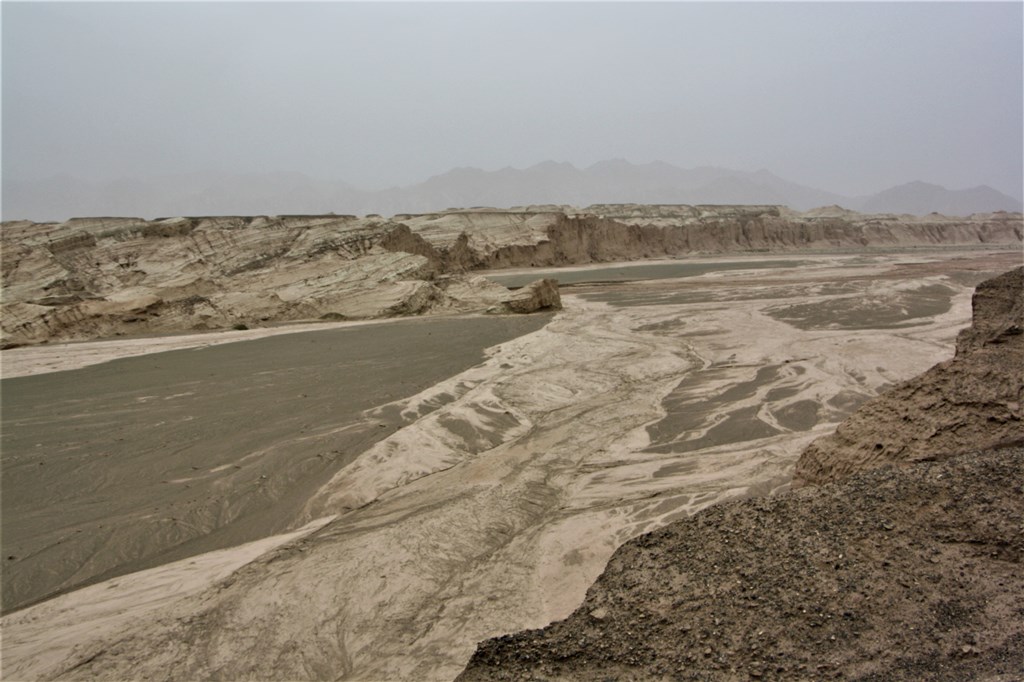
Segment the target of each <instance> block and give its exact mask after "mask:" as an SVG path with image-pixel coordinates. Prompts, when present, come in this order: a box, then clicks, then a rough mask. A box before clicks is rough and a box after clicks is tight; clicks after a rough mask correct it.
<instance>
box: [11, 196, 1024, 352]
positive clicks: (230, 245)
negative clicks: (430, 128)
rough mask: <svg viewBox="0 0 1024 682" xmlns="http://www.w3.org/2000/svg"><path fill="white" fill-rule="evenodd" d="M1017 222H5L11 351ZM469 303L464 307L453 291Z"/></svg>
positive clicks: (749, 214)
mask: <svg viewBox="0 0 1024 682" xmlns="http://www.w3.org/2000/svg"><path fill="white" fill-rule="evenodd" d="M1021 235H1022V229H1021V216H1020V214H1006V213H998V214H984V215H976V216H972V217H970V218H967V219H961V218H956V219H953V218H944V217H942V216H929V217H927V218H923V219H919V218H913V217H909V216H904V217H898V216H887V215H883V216H860V215H858V214H853V213H851V212H848V211H840V212H838V213H837V212H829V211H824V212H822V211H818V212H816V213H811V214H795V213H792V212H790V211H788V210H786V209H783V208H779V207H772V206H635V205H618V206H613V205H602V206H594V207H591V208H589V209H586V210H582V211H581V210H576V209H571V208H554V207H544V208H538V209H525V210H509V211H498V210H467V211H450V212H446V213H437V214H428V215H421V216H395V217H394V218H392V219H391V220H385V219H382V218H380V217H376V216H368V217H365V218H356V217H354V216H334V215H327V216H269V217H268V216H256V217H207V218H202V217H198V218H169V219H161V220H153V221H144V220H138V219H133V218H79V219H73V220H69V221H67V222H65V223H61V224H36V223H30V222H8V223H4V224H3V229H2V245H3V267H2V271H3V289H4V292H3V323H2V332H3V342H4V343H6V344H22V343H35V342H40V341H46V340H50V339H54V340H67V339H88V338H97V337H104V336H114V335H123V334H141V333H166V332H174V331H183V330H191V329H214V328H229V327H232V326H242V325H245V326H253V325H259V324H268V323H275V322H285V321H289V320H298V319H317V318H327V319H339V318H341V317H378V316H383V315H394V314H421V313H425V312H431V311H436V310H483V309H486V308H487V307H490V306H492V305H493V303H494V301H493V300H492V299H493V296H490V295H483V294H482V298H481V297H480V296H477V293H480V292H477V293H474V292H475V290H474V289H472V288H467V287H455V288H451V287H448V288H445V287H441V286H438V285H437V278H438V277H439V276H441V275H452V274H455V275H457V274H459V273H465V272H466V271H471V270H475V269H481V268H502V267H523V266H557V265H567V264H578V263H591V262H607V261H623V260H635V259H642V258H656V257H671V256H679V255H686V254H693V253H727V252H749V251H794V250H800V249H833V248H859V247H864V246H880V247H886V246H924V245H943V244H1017V243H1020V241H1021ZM455 291H459V292H461V296H462V298H459V297H456V296H455V295H454V293H453V292H455Z"/></svg>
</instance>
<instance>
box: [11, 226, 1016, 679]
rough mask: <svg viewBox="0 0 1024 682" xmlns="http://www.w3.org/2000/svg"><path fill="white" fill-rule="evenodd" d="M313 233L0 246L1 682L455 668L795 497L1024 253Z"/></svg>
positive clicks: (885, 239)
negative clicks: (863, 415)
mask: <svg viewBox="0 0 1024 682" xmlns="http://www.w3.org/2000/svg"><path fill="white" fill-rule="evenodd" d="M246 220H248V222H246ZM310 220H311V219H309V218H301V219H300V218H280V219H268V218H263V219H223V221H225V222H222V223H218V222H217V220H215V219H176V220H169V221H151V222H148V223H141V222H138V221H136V222H135V223H131V224H125V223H123V222H119V221H107V222H104V221H100V220H96V221H92V222H89V223H88V224H85V223H77V224H74V221H71V222H70V223H67V224H63V225H59V226H50V227H48V228H46V229H47V230H49V232H46V231H44V232H39V228H40V226H33V225H28V224H18V225H8V224H5V226H4V240H5V243H4V323H3V324H4V340H5V342H6V343H7V344H8V345H9V346H15V345H23V347H9V349H7V350H4V351H3V355H2V358H0V359H2V363H3V365H2V367H3V377H4V378H3V381H2V382H0V388H2V391H3V415H2V416H3V443H2V445H3V449H2V453H0V454H2V458H3V459H2V465H3V474H4V476H3V500H2V503H3V521H2V522H3V555H4V556H3V560H4V561H3V565H4V571H3V598H4V603H3V605H4V611H5V615H4V616H3V621H2V625H3V649H2V659H0V660H2V664H3V672H4V677H5V679H93V678H98V679H199V678H203V679H242V678H255V679H325V678H332V679H336V678H347V679H360V680H381V679H388V680H390V679H409V680H414V679H415V680H422V679H429V680H444V679H453V678H454V677H456V676H457V675H459V673H460V671H462V670H463V668H464V667H465V665H466V663H467V661H469V659H470V657H471V656H472V654H473V652H474V650H475V649H476V647H477V644H478V643H479V642H481V641H483V640H486V639H488V638H490V637H496V636H500V635H505V634H508V633H511V632H516V631H519V630H523V629H527V628H540V627H543V626H546V625H548V624H549V623H552V622H553V621H557V620H559V619H563V618H566V617H567V616H569V615H570V614H572V613H573V612H574V611H576V610H577V608H578V607H579V606H580V603H581V602H582V600H583V599H584V597H585V595H587V590H588V588H589V587H590V586H591V584H592V583H593V581H594V580H595V579H596V578H598V576H600V575H601V574H602V572H603V571H605V566H606V564H607V563H608V560H609V558H610V557H612V555H613V553H614V552H615V551H616V550H617V549H618V548H619V547H620V546H622V545H623V544H624V543H626V542H628V541H629V540H630V539H632V538H635V537H637V536H638V535H641V534H643V533H646V532H648V531H652V530H655V529H658V528H661V527H663V526H666V525H667V524H672V522H675V521H680V520H682V519H686V518H688V517H691V516H692V515H694V514H695V513H697V512H699V511H701V510H704V509H706V508H708V507H711V506H712V505H715V509H716V510H717V511H714V512H712V513H713V514H731V513H733V512H732V511H730V510H732V509H735V508H736V507H735V504H738V503H740V502H738V501H742V500H744V499H746V498H751V497H754V498H763V497H765V496H767V495H771V494H773V493H779V492H782V491H786V490H788V489H789V488H790V483H791V480H792V478H793V471H794V465H795V464H796V462H797V459H798V457H799V456H800V453H801V452H803V451H804V450H805V448H807V446H808V445H809V444H810V443H811V442H812V441H814V440H815V439H817V438H819V437H822V436H825V435H827V434H830V433H832V432H833V431H835V428H836V425H837V424H838V423H839V422H841V421H842V420H843V419H845V418H846V417H847V416H849V415H850V414H851V413H852V412H853V411H854V410H855V409H856V408H857V407H858V406H860V405H861V404H863V403H865V401H868V400H869V399H871V398H873V397H875V396H877V395H878V394H879V393H880V392H882V391H884V390H885V389H887V388H890V387H892V386H893V385H895V384H898V383H899V382H902V381H905V380H907V379H909V378H911V377H913V376H915V375H917V374H919V373H921V372H924V371H925V370H927V369H928V368H929V367H931V366H932V365H934V364H935V363H938V362H942V361H946V360H949V359H950V358H952V357H953V355H954V352H955V350H956V340H957V335H958V333H959V332H960V331H961V330H962V329H964V328H965V327H966V326H967V325H968V324H969V323H970V321H971V297H972V292H973V290H974V287H975V286H976V285H977V284H979V283H980V282H982V281H984V280H986V279H988V278H990V277H992V276H994V275H996V274H998V273H1000V272H1004V271H1006V270H1009V269H1010V268H1012V267H1015V266H1017V265H1020V261H1021V250H1020V240H1021V228H1020V225H1021V219H1020V215H1019V214H991V215H986V216H974V217H971V218H969V219H952V218H942V217H935V216H933V217H930V218H926V219H900V218H898V217H895V216H889V217H878V216H875V217H865V216H856V215H850V214H848V213H844V212H842V211H841V210H838V209H835V210H833V209H829V210H822V211H818V212H817V213H813V212H812V214H800V215H789V214H787V213H786V211H785V209H781V210H780V209H778V208H777V207H730V208H727V209H726V208H722V207H716V208H715V209H714V210H710V209H708V208H701V207H638V206H632V207H621V206H620V207H590V208H589V209H587V210H586V211H585V212H580V213H579V214H576V213H566V212H565V211H564V210H563V209H561V208H559V209H557V210H556V209H554V208H551V209H548V208H544V209H536V210H532V211H522V212H497V211H491V212H486V211H476V212H473V211H467V212H451V213H446V214H433V215H429V216H415V217H413V216H408V217H399V216H396V217H395V218H393V219H391V220H390V221H385V220H383V219H381V220H377V219H371V218H365V219H345V218H334V219H329V218H327V217H322V218H317V219H316V220H313V221H312V222H310ZM204 221H205V222H204ZM231 221H235V222H231ZM259 221H262V222H259ZM296 221H298V222H296ZM302 221H305V222H302ZM332 221H333V222H332ZM370 223H374V226H372V227H368V225H369V224H370ZM382 226H384V227H382ZM172 227H173V229H172ZM356 237H358V239H357V238H356ZM274 239H277V240H278V242H274V243H273V244H271V242H272V241H273V240H274ZM7 240H12V242H11V243H14V244H15V247H9V246H8V242H7ZM268 240H269V241H268ZM55 244H56V245H57V246H55ZM403 249H407V250H403ZM129 255H131V258H128V256H129ZM683 256H685V257H683ZM698 256H699V257H698ZM126 258H128V260H125V259H126ZM639 259H647V260H643V261H639ZM652 259H660V260H652ZM631 260H634V261H638V262H627V261H631ZM120 263H128V265H127V266H122V265H120ZM543 278H550V279H557V280H559V282H560V283H561V286H560V287H559V290H555V289H554V286H553V284H552V283H550V282H549V283H547V284H541V285H534V286H532V287H531V286H525V287H524V288H522V289H515V290H509V289H506V288H505V286H509V287H517V286H522V285H524V284H527V285H528V283H530V282H536V281H538V280H543ZM502 285H504V286H502ZM200 299H203V300H200ZM187 301H191V302H192V303H191V308H190V307H189V304H188V303H186V302H187ZM421 303H422V305H421ZM559 306H560V307H559ZM530 311H541V312H538V313H535V314H533V315H514V314H512V313H515V312H530ZM410 313H429V315H427V316H426V317H422V318H417V319H408V318H407V317H406V316H407V315H408V314H410ZM396 318H401V319H396ZM317 319H322V320H323V321H321V322H319V323H317V324H315V325H311V324H308V321H310V320H317ZM297 321H306V322H307V324H302V325H299V324H293V325H290V326H280V324H279V323H283V322H297ZM242 325H244V326H246V327H249V328H248V329H238V330H232V329H231V328H232V327H233V326H242ZM217 328H219V329H223V330H225V331H217V332H209V333H203V334H198V333H195V332H196V331H198V330H202V329H217ZM172 332H173V334H174V335H170V336H168V334H170V333H172ZM117 335H122V336H124V337H125V338H119V339H113V338H109V337H114V336H117ZM97 337H106V338H105V340H100V341H96V340H90V341H85V339H95V338H97ZM70 340H82V341H81V342H77V343H62V342H64V341H70ZM42 341H46V342H47V343H45V344H41V343H40V342H42ZM28 344H36V345H28ZM1018 409H1019V408H1018ZM1007 458H1008V459H1007ZM1018 459H1019V458H1018ZM1004 460H1005V461H1003V460H1000V461H1003V464H999V466H1009V464H1007V462H1012V461H1015V460H1013V459H1012V457H1011V455H1005V456H1004ZM936 466H938V465H936ZM942 466H950V467H952V466H959V465H954V464H943V465H942ZM993 466H995V465H993ZM907 475H908V476H909V475H910V474H907ZM982 478H984V477H982ZM989 478H991V477H989ZM965 485H966V484H965ZM813 490H818V489H810V488H809V489H808V490H807V491H798V493H797V495H796V496H787V497H785V498H781V497H780V498H775V497H773V498H770V499H769V500H768V501H766V502H761V504H764V505H768V506H772V505H775V506H778V507H779V508H782V507H785V506H786V505H794V504H796V503H795V502H790V501H785V500H791V499H797V500H804V499H812V498H813V497H814V495H815V494H818V493H815V492H812V491H813ZM924 497H926V495H925V493H922V499H924ZM730 501H732V503H731V504H722V503H730ZM822 504H825V503H824V502H822ZM908 504H909V502H908ZM787 508H788V507H787ZM794 509H795V508H794ZM722 510H724V511H722ZM800 513H803V512H799V513H798V512H797V511H794V512H793V514H797V515H799V514H800ZM1008 513H1010V512H1008ZM697 518H703V517H697ZM999 518H1002V517H999ZM1007 518H1009V517H1007ZM892 523H893V524H897V522H896V521H893V522H892ZM899 523H903V522H902V521H901V522H899ZM965 523H966V521H965ZM979 523H981V521H979ZM999 523H1002V522H1001V521H1000V522H999ZM720 525H721V524H720ZM677 527H678V526H677V525H669V530H666V531H661V532H664V533H674V532H676V531H675V530H671V529H675V528H677ZM894 527H895V528H897V530H899V529H900V528H902V527H903V526H900V525H898V524H897V525H895V526H894ZM889 530H892V529H889ZM698 537H701V536H698ZM708 537H710V536H708ZM880 537H882V536H880ZM885 537H887V536H885ZM794 542H797V541H796V540H794ZM801 542H803V541H801ZM805 544H806V543H805ZM632 546H633V545H630V546H629V547H632ZM801 546H803V545H801ZM705 549H706V551H707V552H710V553H714V552H720V553H721V552H723V551H724V550H723V549H722V548H721V547H718V546H706V547H705ZM625 551H633V550H622V551H620V553H619V554H618V555H616V557H618V556H620V555H622V553H623V552H625ZM822 551H824V550H822ZM709 556H710V555H709ZM616 561H618V559H616ZM695 565H696V564H695ZM695 570H696V569H695ZM707 575H709V576H712V575H715V574H714V573H713V572H712V571H711V569H708V573H707ZM858 575H859V574H858ZM861 578H863V579H864V580H867V578H866V577H864V576H861ZM709 580H710V578H709ZM999 587H1000V586H998V585H996V586H989V588H986V589H991V594H996V593H998V588H999ZM595 589H596V588H595ZM591 594H594V592H593V590H592V592H591ZM979 594H981V593H979ZM984 594H990V593H984ZM983 596H984V595H983ZM593 608H596V607H592V608H591V610H593ZM579 613H580V612H579V611H577V614H579ZM588 613H589V612H588ZM574 617H576V616H574ZM588 617H589V616H588ZM645 617H646V616H645ZM597 620H598V621H600V619H597ZM602 622H603V621H602ZM609 622H611V620H610V619H609ZM616 622H619V621H616ZM635 632H637V633H640V632H643V630H640V629H636V630H635ZM1011 635H1012V633H1011ZM1011 635H1007V636H1008V637H1010V636H1011ZM1006 641H1007V642H1010V644H1012V641H1011V640H1009V639H1008V640H1006ZM1013 641H1015V640H1013ZM956 644H957V646H960V647H963V646H970V647H979V648H980V647H981V645H980V644H977V643H975V644H972V643H969V642H966V640H965V642H964V643H962V644H961V643H959V642H957V643H956ZM580 646H582V647H583V648H584V650H586V651H588V652H592V650H591V649H590V648H589V647H588V646H587V645H586V643H584V644H581V645H580ZM481 651H491V649H486V648H485V649H483V650H481ZM538 651H539V649H538ZM593 651H596V650H593ZM702 651H703V649H702ZM716 651H717V650H716ZM970 653H971V652H968V654H970ZM483 655H484V654H478V659H479V658H480V656H483ZM487 655H490V654H487ZM538 655H539V654H538ZM702 655H703V654H702ZM716 655H717V654H716ZM965 655H967V654H965ZM474 660H477V659H474ZM489 660H490V659H486V658H485V659H480V661H483V662H487V661H489ZM494 660H496V661H497V660H499V659H498V658H495V659H494ZM501 660H504V659H501ZM545 660H546V659H545ZM581 660H582V659H581ZM716 660H717V659H716ZM480 661H477V662H478V663H479V662H480ZM586 661H590V662H588V663H587V665H591V664H593V665H597V663H593V661H598V662H600V661H604V663H600V666H599V668H600V669H605V664H606V663H607V664H608V665H609V666H610V667H607V668H606V669H607V670H609V671H611V673H610V674H615V673H621V674H622V675H624V676H626V677H628V676H629V675H630V674H633V673H630V672H629V666H631V665H633V663H630V662H629V661H628V660H627V659H625V658H623V659H621V660H620V659H618V658H614V659H613V658H608V659H598V658H595V659H593V661H591V660H590V659H586ZM586 661H584V662H586ZM613 664H614V665H613ZM815 665H817V663H815ZM616 666H619V667H616ZM599 668H594V667H591V668H584V667H581V668H580V669H579V670H582V671H583V672H582V673H580V675H582V676H583V677H582V679H586V675H587V674H589V673H588V672H587V671H588V670H589V671H591V672H593V671H595V670H597V669H599ZM508 670H510V671H511V672H509V673H508V674H510V675H513V677H512V678H511V679H515V678H516V677H515V675H517V674H518V673H516V670H518V669H517V668H509V669H508ZM523 670H526V668H523ZM530 670H531V672H532V673H535V674H542V673H543V674H547V673H545V672H544V671H545V670H546V669H545V668H536V669H533V668H531V669H530ZM638 670H640V672H637V673H636V674H637V675H638V676H640V677H644V676H651V675H653V674H654V672H653V669H647V668H644V669H638ZM758 670H759V671H768V668H767V667H764V668H763V669H762V668H759V669H758ZM985 670H986V671H995V670H996V669H995V668H986V669H985ZM714 671H717V672H715V674H717V673H718V672H722V671H725V672H728V671H729V668H728V667H726V668H715V669H714ZM467 674H469V673H467ZM473 674H482V673H479V672H478V673H473ZM659 674H660V673H659ZM666 674H668V673H667V672H666ZM807 676H808V677H814V675H813V674H808V675H807Z"/></svg>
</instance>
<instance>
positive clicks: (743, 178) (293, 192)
mask: <svg viewBox="0 0 1024 682" xmlns="http://www.w3.org/2000/svg"><path fill="white" fill-rule="evenodd" d="M598 203H645V204H780V205H785V206H789V207H790V208H793V209H796V210H800V211H805V210H809V209H811V208H816V207H819V206H827V205H839V206H842V207H844V208H848V209H852V210H856V211H860V212H863V213H910V214H915V215H925V214H928V213H931V212H936V213H942V214H944V215H955V216H965V215H969V214H971V213H984V212H990V211H1000V210H1002V211H1021V210H1022V204H1021V201H1020V199H1015V198H1013V197H1010V196H1007V195H1006V194H1003V193H1001V192H998V191H996V190H995V189H992V188H991V187H988V186H984V185H982V186H979V187H974V188H970V189H961V190H949V189H946V188H945V187H941V186H939V185H931V184H928V183H924V182H911V183H907V184H905V185H899V186H897V187H892V188H890V189H887V190H884V191H882V192H878V193H877V194H872V195H868V196H858V197H848V196H843V195H840V194H836V193H833V192H828V191H825V190H821V189H816V188H813V187H806V186H804V185H800V184H797V183H795V182H790V181H788V180H784V179H783V178H780V177H778V176H777V175H775V174H773V173H771V172H769V171H767V170H758V171H754V172H749V171H738V170H731V169H728V168H718V167H713V166H702V167H698V168H690V169H684V168H679V167H677V166H673V165H671V164H668V163H664V162H660V161H655V162H653V163H647V164H633V163H629V162H628V161H624V160H621V159H620V160H611V161H601V162H599V163H596V164H594V165H593V166H590V167H589V168H584V169H579V168H576V167H575V166H573V165H572V164H569V163H556V162H554V161H545V162H543V163H539V164H537V165H535V166H531V167H529V168H525V169H516V168H502V169H501V170H496V171H485V170H481V169H479V168H455V169H453V170H450V171H448V172H447V173H442V174H441V175H435V176H434V177H432V178H429V179H428V180H426V181H424V182H421V183H419V184H416V185H411V186H408V187H396V188H392V189H386V190H376V191H365V190H360V189H357V188H355V187H352V186H350V185H346V184H344V183H326V182H323V181H320V180H315V179H313V178H310V177H308V176H306V175H303V174H301V173H264V174H227V173H194V174H189V175H168V176H163V177H154V178H148V179H133V180H120V181H115V182H108V183H91V182H87V181H85V180H81V179H79V178H75V177H71V176H67V175H64V176H57V177H53V178H50V179H47V180H40V181H34V182H18V181H6V180H5V181H4V183H3V206H2V212H3V219H4V220H14V219H31V220H36V221H45V220H65V219H67V218H70V217H74V216H137V217H143V218H156V217H160V216H179V215H252V214H265V215H280V214H289V213H339V214H343V213H350V214H356V215H365V214H369V213H379V214H381V215H385V216H391V215H394V214H396V213H425V212H430V211H438V210H442V209H446V208H453V207H471V206H492V207H498V208H507V207H511V206H525V205H530V204H569V205H573V206H580V207H584V206H588V205H590V204H598Z"/></svg>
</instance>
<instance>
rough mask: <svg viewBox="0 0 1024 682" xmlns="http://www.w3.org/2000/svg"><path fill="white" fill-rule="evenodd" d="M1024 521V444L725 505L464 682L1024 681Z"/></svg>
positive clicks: (650, 541) (613, 566) (661, 534)
mask: <svg viewBox="0 0 1024 682" xmlns="http://www.w3.org/2000/svg"><path fill="white" fill-rule="evenodd" d="M1022 515H1024V450H1022V449H1021V448H1011V449H1006V450H1002V451H996V452H983V453H974V454H970V455H965V456H961V457H959V458H956V459H952V460H948V461H945V462H940V463H922V464H918V465H917V466H915V467H911V468H908V469H904V470H893V469H880V470H874V471H869V472H862V473H860V474H857V475H855V476H852V477H851V478H849V479H848V480H847V481H844V482H843V483H841V484H836V485H829V486H825V487H821V488H805V489H803V490H799V491H797V492H795V493H793V494H788V495H781V496H779V497H774V498H767V499H760V500H746V501H742V502H730V503H725V504H721V505H717V506H715V507H711V508H709V509H707V510H705V511H703V512H701V513H700V514H698V515H697V516H695V517H693V518H690V519H687V520H684V521H680V522H677V523H674V524H671V525H669V526H666V527H665V528H663V529H661V530H657V531H654V532H653V533H650V534H648V535H644V536H641V537H639V538H637V539H635V540H633V541H631V542H629V543H627V544H626V545H624V546H623V547H622V548H620V549H619V550H618V551H617V552H616V553H615V555H614V556H613V557H612V560H611V561H610V562H609V564H608V567H607V568H606V569H605V571H604V573H603V574H602V575H601V577H600V578H599V579H598V580H597V582H596V583H595V584H594V585H593V586H592V587H591V588H590V591H589V592H588V593H587V597H586V600H585V601H584V603H583V605H582V606H580V608H578V609H577V610H576V611H575V612H574V613H573V614H572V615H571V616H570V617H569V618H568V619H566V620H564V621H561V622H558V623H554V624H553V625H550V626H548V627H546V628H544V629H541V630H529V631H526V632H521V633H518V634H515V635H509V636H506V637H501V638H497V639H493V640H489V641H487V642H484V643H483V644H481V645H480V646H479V647H478V648H477V651H476V653H475V654H474V656H473V658H472V660H471V661H470V663H469V665H468V667H467V668H466V670H465V672H463V674H462V675H461V676H460V677H459V678H458V679H459V680H460V681H461V682H470V681H472V680H524V679H530V680H595V679H617V680H665V679H679V680H746V679H777V680H825V679H843V680H879V681H880V680H914V681H916V680H923V679H928V680H949V681H951V682H953V681H956V682H959V681H960V680H966V679H994V680H1013V679H1019V677H1017V676H1019V675H1020V673H1021V670H1024V654H1022V652H1024V616H1022V615H1021V611H1020V605H1019V603H1018V601H1019V598H1018V595H1019V594H1021V592H1022V590H1024V571H1022V570H1021V559H1022V556H1024V534H1022V533H1021V529H1020V519H1021V517H1022Z"/></svg>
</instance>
